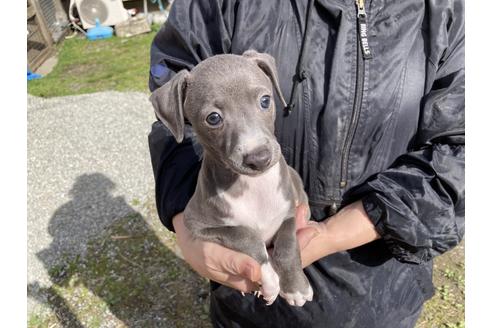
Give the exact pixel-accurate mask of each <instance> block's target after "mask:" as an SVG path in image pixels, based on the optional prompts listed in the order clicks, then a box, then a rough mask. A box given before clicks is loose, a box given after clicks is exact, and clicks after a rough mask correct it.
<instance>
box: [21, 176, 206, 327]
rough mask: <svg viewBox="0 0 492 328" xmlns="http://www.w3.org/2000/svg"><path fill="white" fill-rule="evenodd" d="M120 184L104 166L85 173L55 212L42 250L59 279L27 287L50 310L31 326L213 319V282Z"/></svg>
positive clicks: (202, 323) (181, 323) (186, 323)
mask: <svg viewBox="0 0 492 328" xmlns="http://www.w3.org/2000/svg"><path fill="white" fill-rule="evenodd" d="M112 188H114V183H113V182H112V181H111V180H110V179H109V178H107V177H105V176H104V175H102V174H99V173H95V174H87V175H82V176H80V177H79V178H78V179H77V181H76V182H75V184H74V185H73V187H72V189H71V190H70V195H71V197H72V200H71V201H69V202H68V203H66V204H64V205H63V206H61V207H60V208H59V209H58V210H57V211H56V212H55V213H54V215H53V217H52V218H51V220H50V225H49V233H50V234H51V236H52V238H53V241H52V243H51V244H50V247H49V248H47V249H44V250H42V251H41V252H39V253H38V254H37V256H38V258H39V259H40V260H41V261H42V263H43V264H44V266H45V268H46V270H48V272H49V275H50V279H51V282H52V286H51V287H49V288H45V287H42V286H40V285H39V284H38V283H34V284H30V285H28V288H27V289H28V295H29V296H30V297H33V298H35V299H37V300H38V301H39V302H40V303H42V304H44V305H45V307H46V310H47V311H45V312H44V313H42V314H41V313H40V314H32V315H31V316H30V318H29V327H102V326H104V327H208V326H209V323H208V284H207V283H206V282H205V281H204V280H203V279H201V278H200V277H198V276H197V275H196V274H194V273H193V272H192V271H191V270H190V269H189V268H188V266H187V265H186V264H185V263H184V262H183V261H182V260H181V259H180V258H179V257H177V256H176V255H175V253H174V251H173V250H172V249H173V247H174V246H173V245H174V241H173V240H172V238H173V236H172V235H171V234H169V233H166V232H165V231H164V229H163V228H162V226H161V225H160V223H158V222H155V221H156V218H155V217H154V218H149V217H150V215H142V214H141V213H139V212H136V211H135V210H134V209H133V208H132V207H131V206H130V205H128V204H127V203H126V202H125V200H124V199H123V198H122V197H113V196H112V194H111V189H112ZM152 221H154V222H155V223H154V222H152Z"/></svg>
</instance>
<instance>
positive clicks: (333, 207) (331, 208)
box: [328, 203, 338, 217]
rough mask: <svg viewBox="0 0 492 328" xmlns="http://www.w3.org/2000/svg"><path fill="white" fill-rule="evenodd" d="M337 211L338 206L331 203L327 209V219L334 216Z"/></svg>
mask: <svg viewBox="0 0 492 328" xmlns="http://www.w3.org/2000/svg"><path fill="white" fill-rule="evenodd" d="M337 210H338V206H337V204H336V203H332V204H331V205H330V206H329V207H328V217H330V216H333V215H335V214H337Z"/></svg>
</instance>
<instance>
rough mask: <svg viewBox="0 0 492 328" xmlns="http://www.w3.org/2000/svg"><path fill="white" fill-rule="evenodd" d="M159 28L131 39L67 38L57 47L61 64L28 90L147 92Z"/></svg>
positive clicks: (47, 94)
mask: <svg viewBox="0 0 492 328" xmlns="http://www.w3.org/2000/svg"><path fill="white" fill-rule="evenodd" d="M158 29H159V27H158V26H156V25H154V26H152V31H151V32H150V33H147V34H142V35H138V36H134V37H132V38H119V37H113V38H111V39H105V40H97V41H89V40H87V39H85V38H82V37H77V38H73V39H66V40H64V41H63V42H62V43H61V44H59V45H58V47H57V53H58V63H57V65H56V66H55V68H54V69H53V71H52V72H51V73H50V74H48V75H46V76H45V77H43V78H42V79H39V80H33V81H29V82H28V84H27V91H28V93H30V94H31V95H34V96H39V97H56V96H66V95H75V94H83V93H92V92H98V91H104V90H117V91H143V92H146V91H148V87H147V83H148V72H149V62H150V45H151V43H152V40H153V38H154V36H155V34H156V33H157V31H158Z"/></svg>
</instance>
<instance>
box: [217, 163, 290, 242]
mask: <svg viewBox="0 0 492 328" xmlns="http://www.w3.org/2000/svg"><path fill="white" fill-rule="evenodd" d="M284 178H286V177H282V176H280V165H279V164H276V165H275V166H273V167H272V168H270V169H269V170H268V171H267V172H265V173H264V174H262V175H260V176H258V177H249V176H241V177H240V178H239V179H240V182H241V184H242V185H244V190H243V193H242V194H241V195H240V196H239V197H233V196H231V195H229V194H228V193H227V192H224V193H223V194H222V197H223V198H224V200H225V201H226V202H227V203H228V204H229V206H230V207H231V213H230V218H228V219H226V220H225V223H226V224H227V225H233V226H235V225H242V226H248V227H251V228H253V229H255V230H257V231H259V232H260V233H261V235H262V238H263V240H264V241H265V242H266V243H268V242H269V241H270V240H271V238H272V237H273V236H274V234H275V232H276V231H277V230H278V228H279V227H280V225H281V224H282V222H283V220H284V219H285V217H286V215H287V214H288V212H289V210H290V202H289V200H287V199H286V198H285V196H284V194H283V193H282V191H281V190H280V188H279V185H280V181H281V179H284Z"/></svg>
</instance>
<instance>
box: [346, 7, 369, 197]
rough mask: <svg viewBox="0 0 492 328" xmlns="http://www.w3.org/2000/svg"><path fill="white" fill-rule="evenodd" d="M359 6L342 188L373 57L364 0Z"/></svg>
mask: <svg viewBox="0 0 492 328" xmlns="http://www.w3.org/2000/svg"><path fill="white" fill-rule="evenodd" d="M355 4H356V6H357V43H358V45H357V68H356V70H357V71H356V82H355V97H354V106H353V110H352V117H351V119H350V126H349V129H348V132H347V135H346V136H345V140H344V143H343V148H342V163H341V173H340V188H345V186H346V185H347V171H348V157H349V153H350V148H351V147H352V142H353V140H354V136H355V130H356V128H357V123H358V121H359V116H360V111H361V107H362V93H363V91H364V75H365V60H367V59H371V58H372V52H371V49H370V47H369V42H368V37H367V15H366V10H365V6H364V0H355Z"/></svg>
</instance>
